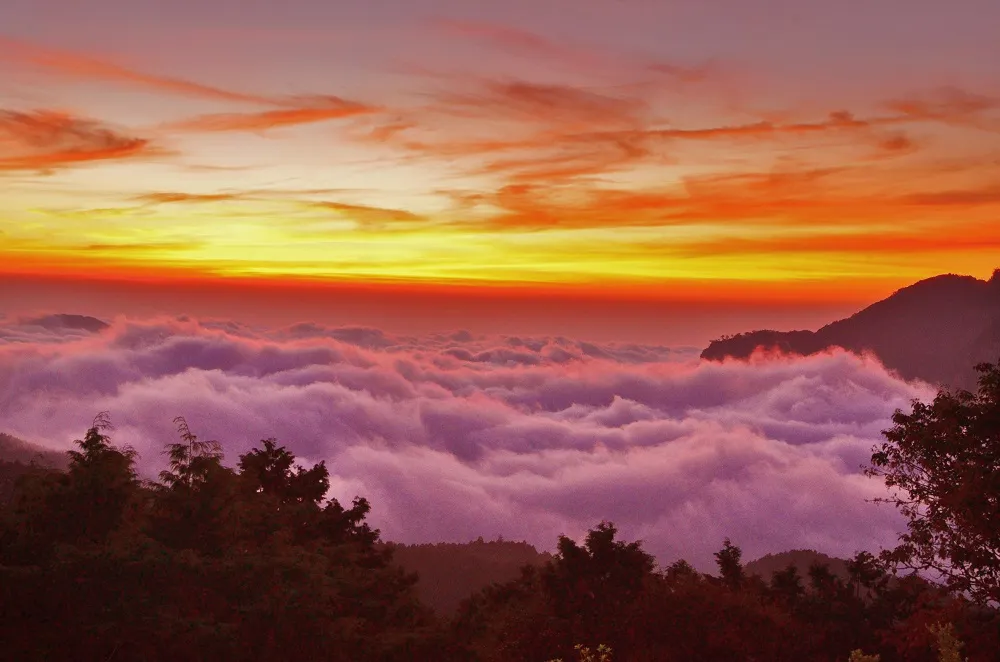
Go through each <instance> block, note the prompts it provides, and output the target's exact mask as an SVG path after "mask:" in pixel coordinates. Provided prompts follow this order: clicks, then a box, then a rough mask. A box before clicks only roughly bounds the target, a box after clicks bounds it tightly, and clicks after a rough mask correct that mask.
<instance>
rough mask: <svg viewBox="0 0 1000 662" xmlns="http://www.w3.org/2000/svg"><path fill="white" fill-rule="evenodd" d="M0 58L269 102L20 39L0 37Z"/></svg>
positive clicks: (176, 90)
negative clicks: (44, 46)
mask: <svg viewBox="0 0 1000 662" xmlns="http://www.w3.org/2000/svg"><path fill="white" fill-rule="evenodd" d="M0 59H6V60H8V61H14V62H20V63H23V64H29V65H34V66H36V67H39V68H41V69H43V70H48V71H50V72H53V73H58V74H61V75H64V76H68V77H72V78H80V79H87V80H103V81H110V82H116V83H126V84H129V85H133V86H139V87H145V88H149V89H152V90H156V91H159V92H166V93H170V94H179V95H183V96H192V97H197V98H201V99H213V100H216V101H235V102H241V103H252V104H265V105H270V104H272V103H273V102H274V100H273V99H272V98H270V97H267V96H260V95H256V94H248V93H243V92H236V91H232V90H227V89H224V88H220V87H215V86H212V85H204V84H201V83H196V82H193V81H189V80H184V79H182V78H173V77H170V76H160V75H156V74H149V73H144V72H141V71H137V70H135V69H130V68H128V67H124V66H121V65H118V64H114V63H111V62H105V61H103V60H100V59H96V58H92V57H88V56H86V55H82V54H79V53H74V52H71V51H63V50H57V49H51V48H43V47H40V46H37V45H34V44H30V43H27V42H23V41H16V40H13V39H8V38H3V37H0Z"/></svg>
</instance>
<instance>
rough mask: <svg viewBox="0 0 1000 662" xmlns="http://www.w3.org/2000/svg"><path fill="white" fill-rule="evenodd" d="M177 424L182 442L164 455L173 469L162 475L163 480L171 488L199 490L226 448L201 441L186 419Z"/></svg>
mask: <svg viewBox="0 0 1000 662" xmlns="http://www.w3.org/2000/svg"><path fill="white" fill-rule="evenodd" d="M174 424H175V425H177V431H178V433H180V435H181V440H180V441H179V442H175V443H172V444H167V448H166V450H165V451H164V452H165V453H166V454H167V456H168V457H169V458H170V469H168V470H167V471H162V472H160V480H161V481H162V482H163V483H165V484H166V485H168V486H171V487H172V486H178V485H185V486H187V487H189V488H194V487H197V486H198V484H200V483H203V482H204V481H205V477H206V474H207V473H208V472H209V471H211V470H212V469H213V468H214V467H216V466H218V465H219V463H220V462H221V460H222V457H223V455H222V444H220V443H219V442H217V441H204V440H201V439H198V437H197V436H196V435H195V434H194V433H193V432H191V428H190V427H188V422H187V420H185V418H184V417H183V416H178V417H177V418H175V419H174Z"/></svg>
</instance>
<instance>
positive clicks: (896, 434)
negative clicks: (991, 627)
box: [868, 363, 1000, 602]
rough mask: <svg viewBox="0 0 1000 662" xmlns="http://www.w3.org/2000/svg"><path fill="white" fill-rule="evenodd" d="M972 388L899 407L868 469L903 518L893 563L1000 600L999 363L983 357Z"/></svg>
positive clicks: (888, 555) (890, 554) (889, 559)
mask: <svg viewBox="0 0 1000 662" xmlns="http://www.w3.org/2000/svg"><path fill="white" fill-rule="evenodd" d="M976 371H977V372H978V373H979V389H978V392H977V393H971V392H969V391H964V390H960V391H957V392H950V391H945V390H943V391H940V392H939V393H938V394H937V397H935V398H934V401H933V402H932V403H930V404H926V403H923V402H920V401H914V402H913V405H912V406H913V410H912V411H911V412H910V413H909V414H907V413H904V412H902V411H896V413H895V414H893V417H892V422H893V427H892V428H890V429H888V430H885V431H884V432H883V435H884V436H885V438H886V441H885V442H884V443H882V444H881V445H880V446H877V447H875V448H873V449H872V450H873V454H872V458H871V466H870V467H869V468H868V474H869V475H872V476H880V477H882V478H883V479H884V480H885V483H886V485H887V486H888V487H889V488H890V490H891V496H889V497H888V498H885V499H880V501H884V502H888V503H891V504H893V505H895V506H896V507H897V508H898V509H899V510H900V512H902V514H903V515H904V516H905V517H906V518H907V520H908V521H907V531H906V533H904V534H903V535H901V536H900V542H899V545H898V546H897V547H896V548H895V549H893V550H887V551H886V552H885V553H884V554H883V560H884V561H885V562H886V563H888V564H890V565H892V566H893V567H896V568H900V567H902V568H908V569H915V570H929V571H932V572H936V573H939V574H940V575H941V577H943V578H944V580H945V581H946V582H947V584H948V586H949V587H951V588H952V589H955V590H958V591H962V592H967V593H968V594H969V595H970V596H972V597H973V598H974V599H976V600H978V601H980V602H996V601H1000V366H998V365H995V364H991V363H983V364H979V365H977V366H976Z"/></svg>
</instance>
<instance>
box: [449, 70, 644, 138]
mask: <svg viewBox="0 0 1000 662" xmlns="http://www.w3.org/2000/svg"><path fill="white" fill-rule="evenodd" d="M477 87H478V88H479V90H478V92H470V91H462V92H446V93H442V94H440V95H439V96H438V100H439V102H441V103H442V104H443V107H442V108H441V109H440V110H441V111H442V112H445V113H448V114H457V115H460V116H466V117H469V116H472V117H480V118H488V119H497V118H498V117H501V116H505V115H506V116H509V117H510V118H511V119H518V120H527V121H530V122H532V123H539V124H547V125H553V124H560V125H563V128H564V130H570V129H572V128H573V126H575V125H582V126H583V127H584V128H587V129H591V130H593V129H594V128H595V126H596V127H600V126H604V127H609V126H612V127H613V126H621V125H628V126H632V125H636V124H637V123H638V122H639V121H640V116H641V113H642V112H643V111H645V110H647V105H646V103H645V102H643V101H641V100H638V99H630V98H622V97H615V96H610V95H606V94H600V93H598V92H594V91H591V90H584V89H580V88H577V87H573V86H569V85H557V84H541V83H531V82H527V81H523V80H502V81H501V80H488V81H483V82H481V83H480V85H478V86H477ZM567 122H568V123H569V124H570V126H565V123H567Z"/></svg>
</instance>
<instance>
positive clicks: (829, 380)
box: [0, 317, 933, 569]
mask: <svg viewBox="0 0 1000 662" xmlns="http://www.w3.org/2000/svg"><path fill="white" fill-rule="evenodd" d="M932 395H933V390H932V389H931V388H930V387H928V386H926V385H921V384H908V383H905V382H902V381H900V380H898V379H896V378H895V377H893V376H892V375H890V374H889V373H887V372H886V370H885V369H884V368H883V367H882V366H881V365H879V364H878V363H877V362H876V361H874V360H871V359H863V358H859V357H856V356H853V355H850V354H847V353H842V352H835V353H829V354H823V355H817V356H811V357H807V358H794V359H793V358H781V357H757V358H755V359H754V360H753V361H751V362H749V363H742V362H730V363H707V362H699V361H698V359H697V356H696V354H695V353H693V352H692V351H691V350H689V349H687V350H685V349H671V348H668V347H661V346H649V345H634V344H596V343H587V342H581V341H576V340H571V339H567V338H559V337H548V338H539V337H513V336H496V337H485V336H478V335H473V334H471V333H469V332H464V331H458V332H454V333H449V334H437V335H428V336H423V337H419V338H418V337H401V336H392V335H389V334H387V333H385V332H383V331H380V330H379V329H372V328H360V327H357V328H328V327H323V326H320V325H316V324H299V325H295V326H292V327H287V328H282V329H276V330H263V329H258V328H251V327H248V326H244V325H241V324H237V323H234V322H228V321H218V320H213V321H208V320H201V321H199V320H194V319H189V318H184V317H181V318H157V319H146V320H135V319H125V318H122V319H117V320H114V321H112V322H111V323H110V325H109V326H108V327H106V328H101V326H100V325H99V324H93V323H91V324H87V323H85V320H81V319H77V318H44V317H43V318H36V319H21V320H11V319H8V320H3V319H0V430H3V431H7V432H10V433H13V434H15V435H18V436H20V437H22V438H25V439H28V440H32V441H35V442H38V443H41V444H44V445H46V446H48V447H50V448H58V449H65V448H68V446H69V443H70V441H71V440H72V439H74V438H78V437H79V436H80V435H82V433H83V431H84V430H85V428H86V427H87V425H88V424H89V422H90V420H91V419H92V418H93V416H94V414H95V413H96V412H98V411H102V410H108V411H110V412H111V415H112V417H113V420H114V421H115V423H116V425H117V430H116V432H115V440H116V441H117V442H118V443H129V444H131V445H133V446H134V447H135V448H136V449H137V450H138V451H139V453H140V467H141V469H142V471H143V472H144V473H148V474H150V475H152V474H153V473H154V472H155V471H157V470H158V469H160V468H161V467H162V466H163V464H164V457H163V456H162V454H161V449H162V447H163V445H164V444H166V443H168V442H171V441H173V440H174V438H175V434H174V430H173V427H172V425H171V419H172V418H173V417H174V416H178V415H182V416H185V417H186V418H187V420H188V421H189V423H190V424H191V427H192V429H193V430H194V431H195V433H196V434H198V435H199V436H200V437H202V438H212V439H217V440H219V441H221V442H222V443H223V445H224V448H225V450H226V454H227V462H228V463H235V461H236V458H237V455H238V454H240V453H242V452H245V451H246V450H247V449H248V448H250V447H251V446H252V445H254V444H255V443H256V442H258V441H259V440H260V439H261V438H264V437H270V436H275V437H278V438H279V440H280V441H281V442H282V443H284V444H286V445H287V446H289V447H290V448H292V449H293V450H294V451H295V452H296V453H297V454H298V455H299V456H300V457H302V458H303V459H304V460H305V461H308V462H315V461H319V460H326V461H327V464H328V466H329V467H330V469H331V473H332V485H333V487H332V490H333V493H334V496H336V497H338V498H340V499H350V498H352V497H353V496H355V495H356V494H360V495H363V496H366V497H368V498H369V499H370V500H371V502H372V504H373V512H372V515H371V520H372V522H373V523H374V524H375V525H376V526H378V527H380V528H381V529H382V532H383V536H384V537H385V538H387V539H390V540H396V541H400V542H424V541H438V540H457V541H462V540H468V539H472V538H475V537H477V536H479V535H483V536H485V537H493V536H496V535H502V536H504V537H505V538H515V539H526V540H528V541H529V542H532V543H533V544H536V545H538V546H539V547H541V548H547V549H548V548H552V547H553V545H554V543H555V540H556V536H557V535H559V534H561V533H564V534H567V535H570V536H573V537H578V536H581V535H582V534H584V533H585V532H586V530H587V529H588V528H589V527H591V526H592V525H594V524H595V523H596V522H598V521H600V520H601V519H609V520H612V521H614V522H615V523H616V524H618V525H619V527H620V528H621V529H622V532H623V535H624V536H625V537H627V538H632V539H634V538H639V539H642V540H644V541H645V546H646V548H647V549H648V550H649V551H651V552H652V553H654V554H656V555H657V557H658V558H659V559H660V561H661V562H663V563H669V562H671V561H673V560H675V559H677V558H680V557H684V558H687V559H688V560H690V561H692V562H693V563H695V564H696V565H698V566H699V567H702V568H704V569H709V568H710V567H711V566H712V557H711V553H712V552H713V551H715V550H717V549H718V548H719V547H720V546H721V541H722V539H723V537H725V536H729V537H731V538H732V539H733V540H734V541H735V542H736V543H738V544H740V545H742V546H743V548H744V552H745V554H746V555H747V556H748V557H755V556H758V555H761V554H764V553H767V552H773V551H781V550H785V549H791V548H802V547H808V548H816V549H820V550H822V551H825V552H827V553H831V554H836V555H847V554H851V553H853V552H855V551H857V550H860V549H876V548H878V547H879V546H880V545H887V544H890V543H891V542H892V541H893V540H894V538H895V535H896V532H897V531H899V530H900V529H901V527H902V522H901V521H900V520H899V518H898V517H897V515H896V514H895V512H894V511H892V510H891V509H888V508H883V507H879V506H875V505H873V504H870V503H867V502H866V499H869V498H871V497H874V496H877V495H878V494H879V493H880V491H881V490H882V489H883V488H882V487H881V486H880V485H879V484H878V483H877V482H875V481H873V480H871V479H868V478H866V477H864V476H863V475H861V472H860V470H859V467H860V465H862V464H863V463H865V461H866V460H867V459H868V456H869V454H870V453H869V449H870V448H871V446H872V445H873V444H874V443H877V442H878V441H879V438H880V435H879V431H880V430H881V429H883V428H885V427H887V426H888V424H889V417H890V415H891V413H892V411H893V410H894V409H896V408H906V407H908V405H909V403H910V401H911V400H912V399H913V398H922V399H926V398H930V397H931V396H932Z"/></svg>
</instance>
